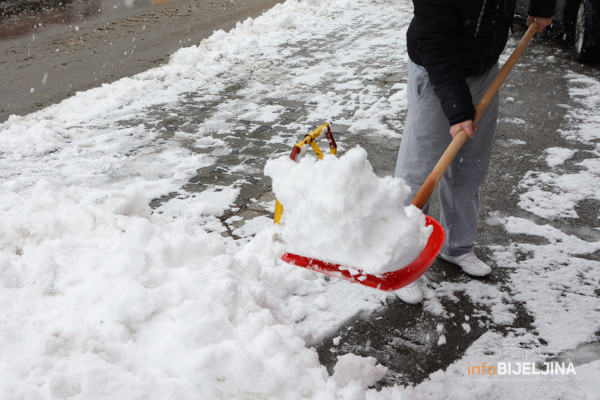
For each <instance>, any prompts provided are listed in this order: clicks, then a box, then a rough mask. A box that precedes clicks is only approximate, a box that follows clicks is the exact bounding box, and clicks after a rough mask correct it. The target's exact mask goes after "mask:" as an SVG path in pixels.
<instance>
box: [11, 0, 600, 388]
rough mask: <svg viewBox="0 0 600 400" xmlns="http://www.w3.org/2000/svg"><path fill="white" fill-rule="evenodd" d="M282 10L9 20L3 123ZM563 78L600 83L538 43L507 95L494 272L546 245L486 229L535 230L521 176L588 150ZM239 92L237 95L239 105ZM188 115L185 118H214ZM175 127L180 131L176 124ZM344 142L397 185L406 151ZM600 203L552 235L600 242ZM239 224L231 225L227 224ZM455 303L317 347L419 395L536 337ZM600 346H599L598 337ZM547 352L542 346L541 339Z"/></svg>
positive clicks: (393, 312)
mask: <svg viewBox="0 0 600 400" xmlns="http://www.w3.org/2000/svg"><path fill="white" fill-rule="evenodd" d="M274 3H275V2H274V1H272V0H269V1H265V0H244V1H236V2H233V3H232V2H228V1H224V2H216V1H215V2H202V3H199V2H194V1H192V0H178V1H175V2H166V3H160V4H153V3H150V2H144V3H140V2H137V1H135V2H132V3H131V4H133V6H132V7H125V8H123V2H122V1H118V0H106V1H101V0H92V1H85V2H84V1H82V0H75V1H74V2H73V3H67V5H66V6H65V7H59V8H56V7H54V8H53V7H50V8H45V9H37V10H34V11H22V12H21V13H20V14H19V16H4V17H2V18H3V19H2V24H1V25H0V54H2V58H1V59H0V67H1V68H2V70H3V79H2V82H0V85H1V86H0V92H1V93H2V98H1V102H0V122H1V121H4V120H6V119H7V118H8V116H9V115H10V114H27V113H30V112H32V111H34V110H36V109H39V108H41V107H45V106H47V105H49V104H52V103H54V102H58V101H60V100H62V99H64V98H65V97H67V96H70V95H72V94H73V93H75V92H76V91H78V90H86V89H88V88H91V87H94V86H97V85H100V84H102V83H105V82H111V81H114V80H116V79H118V78H120V77H124V76H130V75H133V74H135V73H137V72H141V71H144V70H146V69H148V68H150V67H153V66H156V65H159V64H160V63H161V62H164V61H165V60H166V59H167V58H168V55H169V54H171V53H173V52H174V51H175V50H176V49H178V48H179V47H182V46H185V45H186V43H188V42H190V41H191V42H193V43H196V42H198V41H199V40H200V39H201V38H203V37H206V36H208V35H209V34H210V33H211V32H212V31H213V30H214V29H219V28H223V29H228V28H230V27H232V26H234V24H235V22H236V21H237V20H239V19H244V18H246V17H248V16H253V15H257V14H259V13H260V11H261V10H263V9H265V8H268V7H269V6H271V5H272V4H274ZM115 6H116V8H115ZM521 35H522V31H521V32H519V31H518V32H517V33H516V35H515V37H520V36H521ZM566 71H573V72H576V73H581V74H587V75H589V76H593V77H595V78H596V79H600V67H599V66H589V65H581V64H579V63H576V62H575V61H574V59H573V57H572V55H571V51H570V50H569V48H568V46H566V45H565V44H564V43H563V42H562V41H560V40H556V39H548V38H544V39H542V38H537V39H535V40H534V41H533V42H532V44H531V45H530V48H529V49H528V50H527V51H526V52H525V54H524V55H523V56H522V59H521V60H520V62H519V63H518V64H517V66H516V67H515V68H514V70H513V72H512V73H511V75H510V76H509V78H508V79H507V81H506V82H505V84H504V86H503V88H502V90H501V98H500V99H501V101H500V123H499V126H498V133H497V141H496V147H495V151H494V155H493V158H492V163H491V169H490V173H489V177H488V179H487V181H486V183H485V184H484V186H483V188H482V193H481V196H482V215H481V221H482V223H481V227H480V232H479V236H478V251H479V255H480V256H481V258H483V259H484V260H486V261H488V262H490V263H491V264H492V265H493V264H494V261H493V260H492V259H491V258H490V255H491V254H490V253H491V252H490V251H489V250H488V247H489V246H491V245H496V246H497V245H500V246H502V245H508V244H510V242H511V241H515V240H519V241H532V240H539V239H536V237H529V236H527V237H525V236H522V237H518V236H514V235H513V236H510V235H508V234H507V233H506V232H505V231H504V230H503V229H502V228H501V227H499V226H495V225H493V224H488V223H486V221H487V220H488V218H489V217H490V216H492V215H495V216H508V215H512V216H523V217H526V218H535V217H532V215H531V214H526V213H525V212H524V211H521V210H520V209H519V207H518V206H517V203H518V201H519V191H518V189H517V186H518V183H519V182H520V180H521V179H522V177H523V176H524V174H525V173H526V172H528V171H531V170H539V169H541V170H543V169H544V168H547V166H546V164H545V161H544V158H545V153H544V150H545V149H546V148H549V147H573V146H578V149H579V150H585V148H586V146H585V145H583V144H575V143H573V142H567V141H566V140H565V139H564V138H562V137H561V136H560V134H559V133H558V132H557V131H558V129H560V128H561V124H564V123H565V119H564V117H565V113H566V110H567V109H566V108H565V107H564V106H563V105H565V104H567V105H569V104H570V102H571V100H570V98H569V95H568V93H567V81H566V79H565V76H564V75H565V72H566ZM401 80H402V77H384V78H382V80H381V81H380V82H377V84H379V85H381V86H382V87H384V88H385V87H389V88H391V87H392V86H393V84H394V83H395V82H398V81H401ZM235 90H236V88H235V87H233V86H232V87H231V91H232V93H233V92H235ZM508 99H512V100H510V101H509V100H508ZM286 106H287V107H288V108H289V109H290V110H291V109H293V110H294V111H293V112H291V114H290V118H296V117H298V116H297V115H293V114H294V113H295V114H299V115H300V114H302V112H303V108H302V105H301V104H298V105H293V104H287V105H286ZM190 107H192V108H193V107H194V106H193V105H191V106H190ZM192 108H190V109H189V110H186V109H182V110H180V111H181V112H182V113H202V112H210V110H205V111H203V110H195V109H192ZM400 118H402V116H400ZM509 119H520V120H522V121H525V123H524V124H515V123H511V122H510V120H509ZM163 123H164V124H165V127H167V128H168V126H167V125H168V124H169V123H170V122H169V120H167V119H164V122H163ZM172 123H173V124H176V123H177V121H172ZM269 129H270V128H269V127H264V129H256V130H254V131H253V133H252V134H251V135H247V134H246V133H243V134H241V136H240V138H239V140H240V141H243V140H246V141H247V140H248V138H250V139H252V140H256V142H257V143H258V144H257V146H256V147H252V148H249V147H246V148H244V150H242V152H241V154H242V155H243V154H244V152H250V153H251V154H250V155H249V157H250V156H251V157H252V158H251V160H253V161H252V162H256V163H258V164H260V163H261V162H264V159H266V158H267V156H268V155H269V154H260V153H257V152H259V151H260V150H261V149H262V147H261V144H260V143H261V135H268V134H269ZM167 130H168V129H167ZM334 133H335V134H337V135H341V136H342V137H343V136H344V127H343V126H334ZM345 140H346V141H345V146H346V147H347V148H350V147H352V146H354V145H356V144H360V145H361V146H362V147H364V148H365V149H366V150H367V151H368V153H369V159H370V162H371V163H372V165H373V167H374V169H375V171H376V172H377V173H378V174H379V175H380V176H384V175H391V174H392V173H393V168H394V163H395V158H396V153H397V149H398V145H399V140H389V139H385V140H382V139H381V138H378V137H370V136H368V135H361V136H356V135H348V137H347V138H346V139H345ZM513 141H521V142H523V143H525V145H523V146H520V147H519V148H518V149H519V150H518V151H516V152H515V151H514V146H511V145H510V143H511V142H513ZM254 153H256V154H254ZM578 157H585V152H579V153H578ZM238 158H239V156H236V157H235V160H233V161H232V162H234V163H235V162H237V159H238ZM576 161H581V159H577V160H573V161H572V162H571V163H570V164H567V165H566V167H565V168H573V169H576V168H577V167H576V166H574V165H572V164H574V162H576ZM569 165H571V166H569ZM257 171H262V168H260V165H257ZM207 178H210V179H211V182H214V180H215V179H223V180H224V181H223V184H227V179H234V178H235V177H233V178H232V177H231V176H229V177H228V176H227V174H226V173H221V171H220V170H214V171H213V170H210V171H209V170H207V171H204V172H199V175H198V177H195V178H193V179H192V180H190V182H189V184H188V186H189V187H188V188H187V189H186V190H188V189H189V190H190V191H192V190H200V189H201V187H200V188H198V189H194V187H195V186H197V185H198V184H199V183H201V182H202V181H203V180H205V179H207ZM263 178H264V177H262V176H260V175H257V176H256V177H248V184H247V185H245V186H243V187H242V190H241V195H240V198H239V199H238V201H237V203H238V204H237V208H239V209H240V211H239V213H240V214H239V215H242V216H244V217H248V218H250V217H253V216H256V215H257V214H260V213H261V212H263V213H264V211H261V210H260V209H252V207H251V204H252V201H250V200H251V199H264V198H269V196H270V193H269V187H268V182H265V180H264V179H263ZM434 198H435V194H434ZM160 202H161V199H156V200H155V202H154V203H155V204H154V206H156V205H158V204H159V203H160ZM598 203H599V202H597V201H586V202H582V203H580V204H579V205H578V209H577V212H578V214H579V215H580V218H579V219H577V220H572V219H558V220H554V221H552V222H551V224H553V225H554V226H556V227H557V228H559V229H561V230H562V231H563V232H566V233H570V234H573V235H576V236H578V237H580V238H583V239H587V240H600V237H599V233H598V232H599V231H598V230H597V229H593V228H597V227H598V217H599V214H598V210H599V209H600V204H598ZM437 210H438V206H437V202H436V201H435V200H433V204H432V216H433V217H434V218H436V217H437V212H438V211H437ZM231 216H232V215H230V214H226V215H224V216H223V220H227V218H229V217H231ZM545 223H548V221H545ZM230 232H231V230H230ZM523 256H524V257H525V256H526V255H523ZM590 257H591V258H592V259H594V260H600V254H597V253H596V254H592V255H591V256H590ZM509 274H510V270H509V269H507V268H495V269H494V272H493V274H492V275H491V276H490V277H488V278H485V279H484V281H485V282H487V283H488V284H489V285H491V286H494V287H497V288H499V289H500V290H502V291H503V292H509V294H510V290H511V289H510V287H509V285H507V280H508V278H509ZM426 276H427V279H428V280H429V281H430V282H431V284H435V283H438V282H441V281H449V282H457V283H460V282H466V281H467V279H469V278H467V277H466V276H465V275H464V274H461V273H459V272H458V271H457V269H456V268H455V267H453V266H451V265H450V264H448V263H445V262H443V261H439V260H438V261H436V262H435V264H434V265H433V267H432V268H431V270H430V271H429V272H428V273H427V275H426ZM456 297H457V298H458V300H456V299H441V301H442V303H444V306H445V308H446V312H445V313H443V314H441V315H437V314H436V315H434V314H432V313H431V312H430V311H428V310H427V309H426V308H425V307H423V306H422V305H416V306H411V305H407V304H405V303H403V302H401V301H399V300H395V299H393V298H390V299H389V300H388V304H386V305H385V306H384V307H382V308H381V309H379V310H378V311H376V312H375V313H373V314H372V315H370V316H369V317H368V318H366V319H358V320H355V321H352V322H351V323H350V324H348V325H347V326H345V327H342V329H340V331H339V332H336V333H335V334H334V337H336V336H340V337H341V341H340V343H341V344H340V345H338V346H334V345H333V344H332V341H331V340H325V341H324V342H323V344H321V345H320V346H318V351H319V355H320V357H321V360H322V362H323V364H324V365H326V366H328V367H329V368H332V366H333V365H334V363H335V360H336V357H337V356H339V355H341V354H344V353H347V352H352V353H355V354H359V355H368V356H373V357H376V358H377V359H378V360H379V362H380V363H382V364H383V365H385V366H387V367H388V368H390V370H391V373H390V374H389V375H388V377H386V381H385V382H382V384H393V383H406V384H408V383H417V382H420V381H422V380H423V379H425V378H426V377H427V376H428V375H429V374H430V373H432V372H434V371H436V370H438V369H440V368H442V369H443V368H445V367H446V366H448V365H449V364H450V363H452V362H453V361H455V360H456V359H458V358H460V357H461V356H462V355H463V353H464V351H465V350H466V349H467V348H468V347H469V346H470V345H471V344H472V343H473V342H474V341H475V340H477V338H479V337H480V336H481V335H482V334H484V333H485V332H488V331H496V332H511V331H515V330H518V329H525V330H527V331H531V332H534V331H535V327H534V325H533V321H534V319H533V317H532V316H531V315H530V314H528V312H527V309H526V307H525V306H524V305H523V304H519V303H518V302H514V303H513V304H512V307H513V309H514V312H515V314H516V315H517V318H516V322H513V323H511V324H510V326H507V325H502V324H499V323H496V322H494V321H493V320H492V319H491V318H490V317H489V314H490V313H489V312H487V311H489V310H487V311H486V310H485V309H481V308H482V307H481V306H480V305H475V304H474V303H473V302H472V300H471V299H469V298H468V297H467V296H461V295H460V293H459V294H457V296H456ZM484 308H485V307H484ZM466 316H471V324H470V325H471V327H472V329H471V330H470V332H465V331H464V330H463V328H462V327H461V323H462V322H464V321H465V317H466ZM473 316H474V317H473ZM440 324H442V325H443V326H444V332H445V336H446V339H447V343H446V345H444V346H438V345H437V343H436V342H435V341H431V340H425V339H424V338H426V337H436V336H437V333H436V332H437V330H438V326H439V325H440ZM597 335H598V337H599V339H600V332H599V333H598V334H597ZM540 341H541V342H542V343H543V338H540ZM407 366H410V367H407Z"/></svg>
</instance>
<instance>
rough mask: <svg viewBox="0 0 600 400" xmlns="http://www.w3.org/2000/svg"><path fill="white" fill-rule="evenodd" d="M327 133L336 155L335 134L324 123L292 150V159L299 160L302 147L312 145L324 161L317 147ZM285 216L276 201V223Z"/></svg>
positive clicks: (332, 150) (330, 146) (331, 147)
mask: <svg viewBox="0 0 600 400" xmlns="http://www.w3.org/2000/svg"><path fill="white" fill-rule="evenodd" d="M323 131H325V137H327V141H328V142H329V153H330V154H333V155H336V154H337V145H336V144H335V139H334V138H333V134H332V133H331V128H330V127H329V123H327V122H326V123H324V124H323V125H320V126H319V127H318V128H317V129H315V130H314V131H312V132H311V133H309V134H308V135H306V136H305V137H304V139H302V140H301V141H299V142H298V144H296V145H295V146H294V148H293V149H292V154H290V158H291V159H292V160H294V161H296V160H297V158H298V155H299V154H300V151H302V146H304V145H305V144H310V146H311V147H312V149H313V150H314V152H315V154H316V155H317V157H318V158H319V160H322V159H323V152H322V151H321V149H320V148H319V145H317V138H318V137H319V136H320V135H321V133H323ZM282 214H283V205H281V203H280V202H279V200H277V199H275V218H274V220H275V223H276V224H278V223H279V221H281V215H282Z"/></svg>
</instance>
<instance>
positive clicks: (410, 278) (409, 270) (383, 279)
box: [281, 215, 445, 291]
mask: <svg viewBox="0 0 600 400" xmlns="http://www.w3.org/2000/svg"><path fill="white" fill-rule="evenodd" d="M425 224H426V225H432V226H433V231H432V232H431V236H429V240H428V241H427V244H426V245H425V248H424V249H423V251H422V252H421V254H420V255H419V256H418V257H417V258H416V259H415V260H414V261H413V262H412V263H410V264H409V265H408V266H406V267H404V268H402V269H399V270H397V271H391V272H386V273H384V274H377V275H372V274H365V273H363V272H361V271H360V270H357V269H356V268H352V267H345V266H343V265H340V264H333V263H328V262H324V261H320V260H317V259H314V258H308V257H303V256H299V255H297V254H292V253H285V254H284V255H283V256H281V259H282V260H283V261H285V262H287V263H290V264H292V265H297V266H299V267H303V268H307V269H310V270H313V271H317V272H321V273H323V274H326V275H330V276H333V277H336V278H342V279H346V280H348V281H350V282H355V283H360V284H361V285H365V286H369V287H372V288H375V289H379V290H385V291H393V290H398V289H400V288H402V287H404V286H406V285H408V284H410V283H412V282H414V281H416V280H417V279H418V278H419V277H420V276H421V275H423V274H424V273H425V272H427V270H428V269H429V268H430V267H431V264H433V261H434V260H435V258H436V257H437V255H438V253H439V252H440V250H441V249H442V245H443V244H444V236H445V234H444V229H443V228H442V226H441V225H440V223H439V222H437V221H436V220H435V219H433V218H431V217H429V216H428V215H426V216H425Z"/></svg>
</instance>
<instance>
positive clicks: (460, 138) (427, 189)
mask: <svg viewBox="0 0 600 400" xmlns="http://www.w3.org/2000/svg"><path fill="white" fill-rule="evenodd" d="M537 30H538V23H537V22H533V23H532V24H531V25H529V29H528V30H527V32H525V35H523V38H522V39H521V41H520V42H519V44H518V45H517V47H516V48H515V50H514V51H513V53H512V54H511V56H510V57H509V58H508V60H507V61H506V63H505V64H504V66H503V67H502V69H501V70H500V72H498V75H496V78H494V81H493V82H492V83H491V85H490V87H489V88H488V89H487V90H486V92H485V93H484V95H483V97H482V98H481V100H479V103H477V106H475V117H474V118H473V125H477V122H479V119H480V118H481V115H482V114H483V112H484V111H485V109H486V108H487V106H488V104H489V103H490V102H491V101H492V99H493V98H494V96H495V95H496V93H497V92H498V89H500V86H501V85H502V83H503V82H504V80H505V79H506V77H507V76H508V74H509V72H510V71H511V70H512V68H513V67H514V65H515V64H516V63H517V60H518V59H519V57H520V56H521V54H522V53H523V51H524V50H525V48H526V47H527V45H528V44H529V42H530V41H531V38H533V35H535V33H536V32H537ZM468 138H469V137H468V136H467V133H466V132H465V131H464V130H462V131H460V132H458V133H457V134H456V136H454V139H452V142H451V143H450V144H449V145H448V147H447V148H446V151H445V152H444V154H442V157H441V158H440V159H439V161H438V162H437V164H436V165H435V167H433V170H432V171H431V173H430V174H429V176H428V177H427V179H426V180H425V183H423V186H421V189H420V190H419V192H418V193H417V194H416V195H415V198H414V199H413V201H412V202H411V204H413V205H414V206H416V207H418V208H419V209H422V208H423V207H424V206H425V203H427V200H429V197H430V196H431V193H433V190H434V189H435V187H436V186H437V184H438V183H439V182H440V180H441V179H442V176H444V173H446V170H447V169H448V167H449V166H450V164H452V161H453V160H454V158H455V157H456V154H458V151H459V150H460V149H461V147H462V146H463V145H464V144H465V143H466V142H467V139H468Z"/></svg>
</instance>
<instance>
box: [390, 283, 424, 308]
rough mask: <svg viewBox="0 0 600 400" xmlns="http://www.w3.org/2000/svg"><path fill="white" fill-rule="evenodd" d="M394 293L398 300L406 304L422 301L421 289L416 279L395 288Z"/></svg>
mask: <svg viewBox="0 0 600 400" xmlns="http://www.w3.org/2000/svg"><path fill="white" fill-rule="evenodd" d="M394 293H395V294H396V296H397V297H398V298H399V299H400V300H402V301H403V302H405V303H408V304H418V303H420V302H422V301H423V290H421V287H420V286H419V284H418V283H417V281H414V282H413V283H411V284H410V285H407V286H404V287H402V288H400V289H398V290H396V291H395V292H394Z"/></svg>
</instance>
